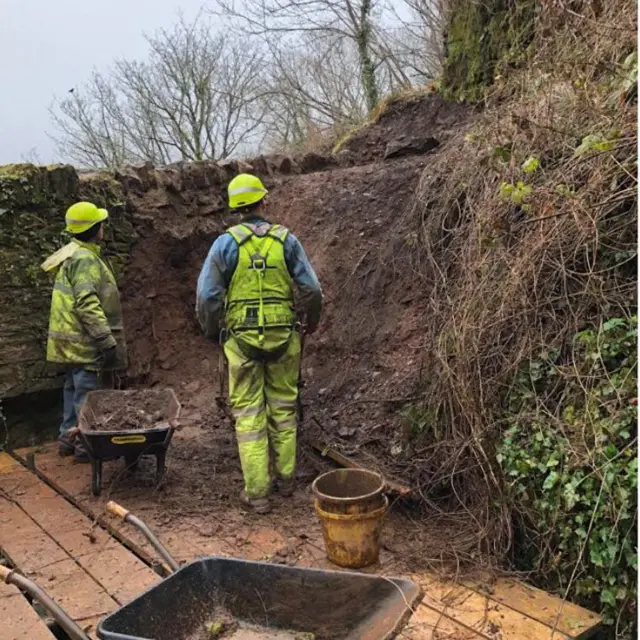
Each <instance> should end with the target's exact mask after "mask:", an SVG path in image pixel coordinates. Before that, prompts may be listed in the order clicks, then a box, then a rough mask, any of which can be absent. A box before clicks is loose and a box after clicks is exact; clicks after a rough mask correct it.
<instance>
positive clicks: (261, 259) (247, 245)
mask: <svg viewBox="0 0 640 640" xmlns="http://www.w3.org/2000/svg"><path fill="white" fill-rule="evenodd" d="M274 242H275V238H274V237H273V236H270V235H269V236H268V237H267V239H266V240H265V243H264V246H263V248H262V251H263V254H262V253H260V250H259V248H258V247H257V246H256V243H255V240H254V236H253V235H251V236H250V237H249V238H248V239H247V240H246V242H244V243H243V244H242V245H241V246H240V249H239V250H240V251H242V250H243V249H244V250H245V251H250V253H249V260H250V261H251V268H252V269H253V271H254V272H255V274H256V277H257V279H258V282H257V284H258V342H259V343H260V344H262V343H263V342H264V328H265V318H264V292H263V279H264V274H265V271H266V270H267V258H268V257H269V251H271V247H272V246H273V243H274Z"/></svg>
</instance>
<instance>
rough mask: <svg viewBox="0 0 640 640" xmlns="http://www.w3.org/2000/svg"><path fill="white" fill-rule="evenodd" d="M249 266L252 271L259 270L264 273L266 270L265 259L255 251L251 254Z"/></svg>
mask: <svg viewBox="0 0 640 640" xmlns="http://www.w3.org/2000/svg"><path fill="white" fill-rule="evenodd" d="M251 268H252V269H253V270H254V271H260V272H262V273H263V274H264V272H265V271H266V270H267V260H266V258H263V257H262V256H261V255H260V254H258V253H256V254H254V255H252V256H251Z"/></svg>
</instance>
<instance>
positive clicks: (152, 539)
mask: <svg viewBox="0 0 640 640" xmlns="http://www.w3.org/2000/svg"><path fill="white" fill-rule="evenodd" d="M106 510H107V511H108V512H109V513H110V514H111V515H114V516H116V517H117V518H120V519H121V520H122V521H123V522H127V523H129V524H132V525H133V526H134V527H136V529H138V530H139V531H140V532H141V533H142V535H143V536H144V537H145V538H146V539H147V540H148V541H149V544H150V545H151V546H152V547H153V548H154V549H155V550H156V551H157V553H158V555H159V556H160V557H161V558H162V559H163V560H164V561H165V562H166V563H167V564H168V565H169V568H170V569H171V573H174V572H175V571H177V570H178V569H179V568H180V565H179V564H178V562H177V561H176V559H175V558H174V557H173V556H172V555H171V554H170V553H169V551H168V550H167V548H166V547H165V546H164V545H163V544H162V542H160V540H158V538H157V537H156V536H155V534H154V533H153V531H151V529H149V527H148V526H147V525H146V524H145V523H144V522H143V521H142V520H140V518H138V517H137V516H134V515H133V514H132V513H131V512H130V511H129V510H128V509H125V508H124V507H123V506H122V505H119V504H118V503H117V502H114V501H113V500H110V501H109V502H107V506H106Z"/></svg>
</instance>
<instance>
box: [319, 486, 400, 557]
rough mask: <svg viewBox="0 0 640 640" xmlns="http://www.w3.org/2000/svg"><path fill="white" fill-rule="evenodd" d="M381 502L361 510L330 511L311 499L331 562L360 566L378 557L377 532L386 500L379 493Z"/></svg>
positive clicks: (383, 513)
mask: <svg viewBox="0 0 640 640" xmlns="http://www.w3.org/2000/svg"><path fill="white" fill-rule="evenodd" d="M382 502H383V505H382V506H381V507H378V508H377V509H374V510H373V511H367V512H364V513H330V512H328V511H325V510H324V509H323V508H322V507H321V506H320V502H319V501H318V500H316V501H315V506H316V512H317V514H318V516H320V522H321V524H322V534H323V536H324V546H325V549H326V552H327V558H329V560H331V562H333V563H334V564H337V565H338V566H339V567H349V568H351V569H360V568H362V567H367V566H369V565H371V564H374V563H375V562H377V561H378V556H379V555H380V533H381V532H382V524H383V521H384V517H385V514H386V513H387V508H388V506H389V500H388V499H387V497H386V496H382Z"/></svg>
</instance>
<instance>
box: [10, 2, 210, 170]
mask: <svg viewBox="0 0 640 640" xmlns="http://www.w3.org/2000/svg"><path fill="white" fill-rule="evenodd" d="M202 4H203V0H0V88H1V89H0V164H5V163H9V162H20V161H23V160H24V159H25V158H26V157H29V156H30V155H32V151H35V152H36V153H37V157H38V159H39V160H40V161H41V162H43V163H50V162H53V161H55V160H59V158H56V155H55V144H54V143H53V142H52V141H51V140H50V139H49V138H48V136H47V132H49V133H51V132H52V131H53V127H52V125H51V123H50V120H49V107H50V105H51V102H52V101H53V98H54V96H58V97H64V96H65V95H66V92H67V91H68V90H69V89H71V88H72V87H76V86H79V85H81V84H82V83H83V82H84V81H85V80H87V79H88V78H89V76H90V75H91V71H92V69H93V68H96V69H98V70H99V71H106V70H107V68H108V67H109V66H110V64H111V63H112V62H113V60H114V59H116V58H119V57H127V58H142V57H144V54H145V51H146V43H145V41H144V38H143V32H147V33H149V32H153V31H155V30H156V29H158V28H160V27H169V26H171V25H172V24H173V23H174V22H175V20H176V16H177V12H178V10H182V11H183V12H184V14H185V17H186V18H192V17H193V16H194V15H195V14H196V13H197V11H198V9H199V8H200V6H201V5H202Z"/></svg>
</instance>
